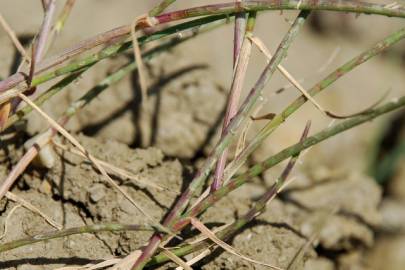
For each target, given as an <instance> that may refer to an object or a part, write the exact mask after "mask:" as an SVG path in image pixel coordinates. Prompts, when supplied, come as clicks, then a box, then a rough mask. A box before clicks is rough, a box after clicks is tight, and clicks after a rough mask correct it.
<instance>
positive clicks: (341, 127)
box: [147, 97, 405, 266]
mask: <svg viewBox="0 0 405 270" xmlns="http://www.w3.org/2000/svg"><path fill="white" fill-rule="evenodd" d="M402 107H405V97H401V98H399V99H398V100H396V101H392V102H389V103H386V104H384V105H382V106H379V107H378V108H376V109H374V110H372V111H370V112H368V113H365V114H364V115H360V116H356V117H354V118H351V119H349V120H345V121H343V122H340V123H338V124H336V125H335V126H333V127H329V128H326V129H324V130H322V131H320V132H318V133H316V134H314V135H313V136H311V137H308V138H307V139H305V140H304V141H302V142H300V143H297V144H295V145H293V146H290V147H288V148H286V149H284V150H282V151H281V152H279V153H277V154H275V155H273V156H272V157H269V158H268V159H266V160H265V161H264V162H262V163H260V164H257V165H255V166H253V167H252V168H250V169H249V170H248V172H249V175H248V174H247V173H246V174H243V175H244V176H245V177H247V178H244V177H242V175H241V176H238V177H237V178H235V179H234V180H232V181H231V182H229V183H228V184H227V185H226V186H224V187H222V188H220V189H218V190H217V191H215V192H214V193H212V194H210V196H209V197H207V198H206V200H205V202H204V203H203V204H204V207H201V208H200V210H199V211H204V210H205V209H207V208H208V207H210V206H212V205H213V203H215V202H217V201H218V200H220V199H221V198H223V197H224V196H225V195H226V194H228V193H229V192H230V191H232V190H235V188H237V187H238V186H240V185H242V184H243V183H245V182H246V181H248V180H249V179H252V178H253V177H255V176H257V175H259V174H260V173H262V172H264V171H265V170H266V169H269V168H271V167H273V166H275V165H277V164H279V163H280V162H282V161H283V160H286V159H288V158H290V157H293V156H295V155H297V154H298V153H300V152H302V151H304V150H305V149H307V148H309V147H311V146H313V145H315V144H318V143H320V142H322V141H324V140H326V139H328V138H330V137H333V136H335V135H337V134H340V133H342V132H344V131H346V130H349V129H351V128H353V127H356V126H358V125H361V124H364V123H366V122H369V121H371V120H373V119H374V118H377V117H379V116H381V115H383V114H386V113H389V112H392V111H394V110H397V109H400V108H402ZM208 201H210V203H208V204H206V203H207V202H208ZM193 211H195V210H193ZM184 216H186V214H185V215H184ZM237 227H238V228H240V226H237ZM237 227H236V226H230V228H228V229H225V230H224V231H222V232H219V233H218V234H217V236H218V238H220V239H222V240H226V238H227V237H228V236H229V235H231V234H234V233H235V232H236V231H237V229H238V228H237ZM211 245H212V242H211V241H210V240H205V241H203V242H200V243H198V244H196V245H185V246H182V247H180V248H176V249H173V250H172V252H173V253H174V254H176V255H177V256H179V257H181V256H185V255H187V254H190V253H193V252H196V251H199V250H201V249H205V248H207V247H209V246H211ZM168 260H169V258H167V256H165V255H164V254H162V253H160V254H158V255H156V256H154V257H153V258H152V259H151V260H150V261H148V263H147V266H152V265H155V264H161V263H164V262H167V261H168Z"/></svg>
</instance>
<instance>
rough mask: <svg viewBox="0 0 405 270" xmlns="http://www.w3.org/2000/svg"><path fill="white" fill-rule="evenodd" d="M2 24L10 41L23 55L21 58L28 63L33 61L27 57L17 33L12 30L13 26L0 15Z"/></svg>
mask: <svg viewBox="0 0 405 270" xmlns="http://www.w3.org/2000/svg"><path fill="white" fill-rule="evenodd" d="M0 24H1V26H2V27H3V29H4V31H6V33H7V35H8V37H9V38H10V40H11V41H12V42H13V44H14V46H15V47H16V49H17V50H18V52H19V53H20V54H21V56H22V57H23V58H24V59H25V61H27V62H28V63H29V62H30V61H31V60H30V59H31V58H30V57H29V55H27V53H26V51H25V49H24V46H23V45H22V44H21V43H20V41H19V40H18V38H17V36H16V34H15V32H14V31H13V29H12V28H11V26H10V25H9V24H8V23H7V21H6V20H5V19H4V17H3V16H2V15H1V13H0Z"/></svg>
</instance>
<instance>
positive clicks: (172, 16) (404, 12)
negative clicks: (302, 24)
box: [0, 0, 405, 92]
mask: <svg viewBox="0 0 405 270" xmlns="http://www.w3.org/2000/svg"><path fill="white" fill-rule="evenodd" d="M284 9H290V10H329V11H340V12H353V13H357V14H361V13H363V14H377V15H383V16H389V17H399V18H405V9H404V8H391V7H388V6H386V5H379V4H370V3H367V2H360V1H357V0H345V1H338V2H337V1H335V0H318V1H312V0H290V1H282V2H281V1H280V0H266V1H264V0H263V1H247V2H242V3H234V2H232V3H225V4H215V5H208V6H202V7H196V8H190V9H186V10H179V11H174V12H168V13H165V14H162V15H159V16H156V17H153V19H155V22H156V25H159V24H163V23H168V22H174V21H178V20H183V19H189V18H193V17H198V16H211V15H225V16H230V15H232V14H234V13H235V12H236V13H237V12H249V11H265V10H284ZM156 25H155V26H156ZM141 26H142V27H148V26H150V25H148V24H145V25H141ZM129 33H130V25H124V26H121V27H117V28H115V29H113V30H110V31H107V32H104V33H102V34H99V35H97V36H95V37H93V38H90V39H88V40H85V41H83V42H81V43H79V44H77V45H76V46H74V47H72V48H70V49H68V50H67V51H65V52H64V53H63V54H62V55H60V56H57V57H55V58H54V59H51V61H50V63H48V64H44V65H43V66H42V65H40V66H39V67H38V72H37V74H39V73H41V72H43V71H45V70H48V69H50V68H51V67H54V66H55V65H57V64H60V63H63V62H64V61H67V60H69V59H71V58H72V57H73V56H75V55H78V54H79V53H82V52H84V51H87V50H90V49H92V48H94V47H96V46H98V45H100V44H106V43H108V42H111V41H112V40H116V39H117V38H120V37H126V36H128V34H129ZM121 45H122V43H121ZM115 46H116V45H112V46H110V47H108V48H106V51H105V53H103V54H102V55H100V56H99V57H100V58H97V59H96V60H93V61H95V62H98V61H99V60H101V59H104V58H106V57H110V56H113V55H115V54H116V53H117V52H116V49H117V48H115ZM118 47H120V46H118ZM114 48H115V49H114ZM128 48H129V47H127V49H128ZM92 57H93V56H89V57H88V58H85V59H84V60H82V61H84V62H87V61H92V60H91V59H90V58H92ZM69 65H71V64H68V65H67V66H69ZM71 72H72V71H71ZM64 74H66V73H64ZM24 79H25V78H24V76H23V75H22V74H20V73H16V74H14V75H12V76H10V77H8V78H7V79H5V80H3V81H1V82H0V92H3V91H5V90H7V89H10V88H12V87H14V86H16V85H17V84H18V83H21V82H22V81H24ZM38 84H39V83H38Z"/></svg>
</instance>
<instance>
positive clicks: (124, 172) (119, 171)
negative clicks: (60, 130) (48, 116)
mask: <svg viewBox="0 0 405 270" xmlns="http://www.w3.org/2000/svg"><path fill="white" fill-rule="evenodd" d="M52 144H53V145H55V146H56V147H58V148H60V149H62V150H63V151H68V152H70V153H72V154H75V155H77V156H80V157H82V158H86V159H87V157H86V156H85V155H84V154H83V153H82V152H80V151H78V150H76V149H74V148H71V147H69V146H67V145H62V144H60V143H57V142H55V141H54V140H53V141H52ZM94 159H96V160H97V162H99V163H100V165H101V166H103V167H104V168H105V169H106V170H108V171H109V172H110V173H115V174H117V175H119V176H122V177H124V178H127V179H131V180H134V181H135V182H137V183H138V184H139V185H140V186H146V187H151V188H154V189H157V190H159V191H168V192H172V193H177V192H175V191H172V190H170V189H168V188H166V187H162V186H160V185H158V184H154V183H150V182H149V181H147V179H146V178H145V179H142V177H140V176H139V175H134V174H132V173H131V172H129V171H127V170H124V169H122V168H119V167H117V166H115V165H113V164H110V163H108V162H105V161H103V160H101V159H98V158H94Z"/></svg>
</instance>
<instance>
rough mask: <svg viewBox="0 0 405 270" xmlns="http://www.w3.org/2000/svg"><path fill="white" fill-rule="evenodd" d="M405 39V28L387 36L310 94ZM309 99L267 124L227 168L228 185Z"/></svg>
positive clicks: (298, 101)
mask: <svg viewBox="0 0 405 270" xmlns="http://www.w3.org/2000/svg"><path fill="white" fill-rule="evenodd" d="M404 38H405V28H402V29H400V30H398V31H396V32H394V33H392V34H391V35H389V36H387V37H386V38H385V39H383V40H381V41H380V42H378V43H376V44H375V45H374V46H373V47H371V48H370V49H368V50H366V51H364V52H363V53H361V54H359V55H358V56H356V57H354V58H353V59H351V60H350V61H348V62H346V63H345V64H344V65H342V66H340V67H339V68H337V69H336V70H335V71H333V72H332V73H330V74H329V75H328V76H326V78H324V79H323V80H322V81H320V82H319V83H317V84H316V85H314V86H313V87H312V88H311V89H310V90H309V91H308V93H309V94H310V95H311V96H315V95H317V94H319V93H320V92H322V91H323V90H324V89H326V88H327V87H328V86H330V85H331V84H332V83H334V82H335V81H337V80H338V79H339V78H341V77H342V76H344V75H346V74H347V73H349V72H350V71H352V70H353V69H354V68H356V67H357V66H359V65H361V64H363V63H364V62H367V61H368V60H370V59H371V58H373V57H374V56H376V55H379V54H380V53H381V52H383V51H384V50H386V49H387V48H389V47H391V46H392V45H394V44H396V43H397V42H399V41H400V40H402V39H404ZM306 101H307V99H306V98H305V97H304V96H300V97H299V98H297V99H296V100H295V101H294V102H292V103H291V104H290V105H289V106H288V107H286V108H285V109H284V110H283V111H282V112H281V113H279V114H278V115H276V116H275V117H274V118H273V119H272V120H271V121H270V122H269V123H267V124H266V125H265V126H264V127H263V128H262V129H261V130H260V132H259V133H258V134H256V135H255V137H254V138H253V139H252V141H251V142H250V143H249V144H248V145H247V146H246V147H245V148H244V149H243V151H242V152H241V153H240V154H239V155H238V156H237V157H236V158H235V159H234V160H232V162H231V163H229V165H228V166H227V168H226V169H225V172H224V180H223V181H224V182H225V183H226V182H227V181H228V180H229V179H230V178H231V177H232V176H233V175H235V173H236V172H237V171H238V170H239V168H240V167H241V166H242V164H243V163H244V162H245V160H246V159H247V157H248V156H249V155H250V154H251V153H252V152H253V151H254V150H256V149H257V147H258V146H259V145H260V144H261V143H262V142H263V141H264V140H265V139H266V138H267V137H268V136H269V135H270V134H271V133H272V132H273V131H274V130H275V129H276V128H277V127H279V126H280V125H281V124H282V123H284V121H285V120H286V119H287V118H288V117H289V116H290V115H291V114H293V113H294V112H295V111H297V110H298V109H299V108H300V107H301V106H302V105H303V104H304V103H305V102H306Z"/></svg>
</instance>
